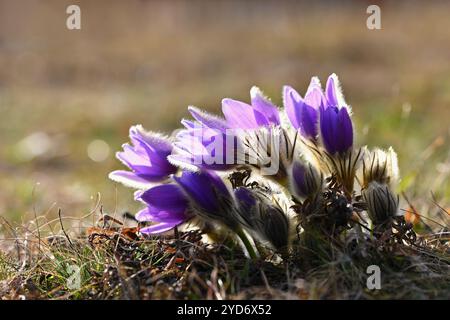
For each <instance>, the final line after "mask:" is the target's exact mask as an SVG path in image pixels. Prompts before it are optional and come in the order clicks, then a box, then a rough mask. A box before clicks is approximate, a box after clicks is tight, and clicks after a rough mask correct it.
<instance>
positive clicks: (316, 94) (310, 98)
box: [283, 77, 326, 140]
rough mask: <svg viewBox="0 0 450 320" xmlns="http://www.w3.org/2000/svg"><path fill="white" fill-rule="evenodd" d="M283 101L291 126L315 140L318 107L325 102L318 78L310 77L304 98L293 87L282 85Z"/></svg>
mask: <svg viewBox="0 0 450 320" xmlns="http://www.w3.org/2000/svg"><path fill="white" fill-rule="evenodd" d="M283 103H284V108H285V110H286V114H287V116H288V118H289V120H290V122H291V124H292V126H293V127H294V128H295V129H299V130H300V133H301V134H302V135H303V136H304V137H306V138H308V139H312V140H315V139H316V137H317V134H318V128H317V126H318V113H319V108H321V107H323V106H324V105H325V104H326V99H325V96H324V94H323V92H322V88H321V87H320V82H319V79H318V78H316V77H313V78H312V79H311V83H310V84H309V87H308V90H307V92H306V94H305V98H304V99H303V98H302V97H301V96H300V94H299V93H298V92H297V91H295V90H294V89H293V88H291V87H289V86H284V88H283Z"/></svg>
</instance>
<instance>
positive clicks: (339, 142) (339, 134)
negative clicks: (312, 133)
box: [320, 106, 353, 155]
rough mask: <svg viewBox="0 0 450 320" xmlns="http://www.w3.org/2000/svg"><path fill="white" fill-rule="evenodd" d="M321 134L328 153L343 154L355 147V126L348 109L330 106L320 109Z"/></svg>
mask: <svg viewBox="0 0 450 320" xmlns="http://www.w3.org/2000/svg"><path fill="white" fill-rule="evenodd" d="M320 133H321V136H322V143H323V145H324V147H325V149H326V150H327V152H328V153H330V154H331V155H334V154H336V153H339V154H343V153H345V152H347V151H348V150H350V149H351V147H352V146H353V125H352V120H351V119H350V116H349V114H348V111H347V108H346V107H342V108H338V107H334V106H328V107H325V108H321V109H320Z"/></svg>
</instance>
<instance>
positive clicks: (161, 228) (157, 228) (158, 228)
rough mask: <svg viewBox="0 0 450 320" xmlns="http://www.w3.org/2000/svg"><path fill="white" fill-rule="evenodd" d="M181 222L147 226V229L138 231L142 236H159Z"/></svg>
mask: <svg viewBox="0 0 450 320" xmlns="http://www.w3.org/2000/svg"><path fill="white" fill-rule="evenodd" d="M183 222H184V221H180V222H178V223H177V222H167V223H166V222H161V223H158V224H155V225H152V226H149V227H145V228H142V229H140V230H139V231H140V232H141V233H144V234H159V233H163V232H166V231H169V230H171V229H173V228H175V227H176V226H177V225H179V224H181V223H183Z"/></svg>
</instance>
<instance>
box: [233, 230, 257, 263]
mask: <svg viewBox="0 0 450 320" xmlns="http://www.w3.org/2000/svg"><path fill="white" fill-rule="evenodd" d="M236 234H237V235H238V237H239V238H240V239H241V240H242V243H243V244H244V246H245V249H247V252H248V255H249V256H250V258H252V259H257V258H258V255H257V254H256V252H255V249H254V248H253V245H252V244H251V243H250V240H249V239H248V237H247V235H246V234H245V232H244V230H242V229H239V230H237V231H236Z"/></svg>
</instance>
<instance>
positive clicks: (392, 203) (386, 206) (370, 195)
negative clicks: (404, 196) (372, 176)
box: [362, 182, 399, 225]
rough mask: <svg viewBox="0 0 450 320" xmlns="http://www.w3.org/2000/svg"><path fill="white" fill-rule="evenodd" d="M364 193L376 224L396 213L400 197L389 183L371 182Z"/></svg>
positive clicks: (369, 212) (370, 213)
mask: <svg viewBox="0 0 450 320" xmlns="http://www.w3.org/2000/svg"><path fill="white" fill-rule="evenodd" d="M362 194H363V197H364V200H365V202H366V203H367V212H368V214H369V217H370V219H371V220H372V222H373V223H374V224H375V225H379V224H382V223H384V222H386V221H387V220H388V219H389V218H392V217H394V216H395V215H396V213H397V210H398V202H399V199H398V196H397V195H396V194H394V193H393V192H392V191H391V189H390V188H389V186H388V185H386V184H380V183H378V182H371V183H369V186H368V187H367V188H366V189H364V190H363V192H362Z"/></svg>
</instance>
